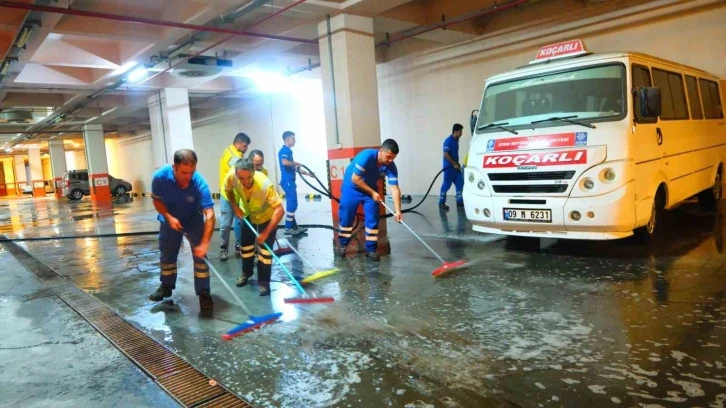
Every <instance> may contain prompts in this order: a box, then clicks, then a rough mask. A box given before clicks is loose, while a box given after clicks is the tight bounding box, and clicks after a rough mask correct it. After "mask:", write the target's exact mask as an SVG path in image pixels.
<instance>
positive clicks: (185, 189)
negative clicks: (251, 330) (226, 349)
mask: <svg viewBox="0 0 726 408" xmlns="http://www.w3.org/2000/svg"><path fill="white" fill-rule="evenodd" d="M196 169H197V155H196V153H194V151H192V150H189V149H181V150H177V151H176V152H174V164H173V165H169V164H167V165H165V166H162V167H161V168H159V169H158V170H156V172H154V176H153V178H152V181H151V197H152V198H153V200H154V208H156V211H158V213H159V215H158V216H157V219H158V220H159V222H160V223H161V225H160V228H159V250H160V252H161V256H160V261H161V262H160V263H161V277H160V280H161V285H160V286H159V288H158V289H157V290H156V292H154V293H152V294H151V295H150V296H149V299H150V300H153V301H156V302H158V301H160V300H162V299H164V298H167V297H170V296H171V293H172V290H174V289H175V288H176V269H177V257H178V256H179V249H180V248H181V244H182V239H183V237H184V235H186V236H187V239H188V240H189V243H190V244H191V246H192V258H193V259H194V290H195V292H196V293H197V296H199V306H200V308H201V309H202V310H206V309H211V308H212V306H213V302H212V296H211V295H210V287H209V267H208V266H207V263H206V261H205V258H206V256H207V250H208V249H209V241H210V239H211V238H212V232H213V231H214V222H215V219H214V202H213V201H212V195H211V194H210V192H209V186H208V185H207V182H206V181H205V180H204V177H202V175H201V174H199V173H198V172H197V171H196Z"/></svg>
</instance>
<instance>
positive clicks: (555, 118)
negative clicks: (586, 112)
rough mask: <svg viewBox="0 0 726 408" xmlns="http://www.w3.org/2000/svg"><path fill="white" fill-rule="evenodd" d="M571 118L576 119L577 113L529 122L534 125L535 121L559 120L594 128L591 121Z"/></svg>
mask: <svg viewBox="0 0 726 408" xmlns="http://www.w3.org/2000/svg"><path fill="white" fill-rule="evenodd" d="M572 119H577V115H572V116H553V117H551V118H547V119H542V120H534V121H532V122H530V124H532V125H534V124H535V123H543V122H552V121H555V120H561V121H563V122H570V123H574V124H575V125H580V126H585V127H588V128H590V129H595V125H593V124H592V123H586V122H581V121H579V120H572Z"/></svg>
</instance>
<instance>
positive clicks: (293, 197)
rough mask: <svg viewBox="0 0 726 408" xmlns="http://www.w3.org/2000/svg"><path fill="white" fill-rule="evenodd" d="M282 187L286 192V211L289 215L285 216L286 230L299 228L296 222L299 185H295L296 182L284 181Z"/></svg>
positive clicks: (281, 183)
mask: <svg viewBox="0 0 726 408" xmlns="http://www.w3.org/2000/svg"><path fill="white" fill-rule="evenodd" d="M280 187H282V191H284V192H285V205H286V208H285V210H286V211H287V215H286V216H285V229H294V228H297V221H295V211H297V185H296V184H295V180H282V181H281V182H280Z"/></svg>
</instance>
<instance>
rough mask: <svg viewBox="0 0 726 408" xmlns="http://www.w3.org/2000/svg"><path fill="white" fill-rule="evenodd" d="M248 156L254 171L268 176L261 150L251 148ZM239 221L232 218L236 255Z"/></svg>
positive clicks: (238, 240)
mask: <svg viewBox="0 0 726 408" xmlns="http://www.w3.org/2000/svg"><path fill="white" fill-rule="evenodd" d="M248 158H249V159H250V160H251V161H252V166H253V167H254V168H255V171H259V172H260V173H262V174H264V175H265V176H267V177H268V178H269V177H270V175H269V174H267V167H265V154H264V153H262V150H253V151H251V152H250V154H249V156H248ZM235 199H236V200H237V201H239V197H238V196H237V193H235ZM241 225H242V224H241V222H240V220H239V219H237V218H235V219H234V237H235V241H236V242H235V243H236V245H235V247H234V248H235V252H236V253H237V255H240V250H239V243H240V241H242V227H241Z"/></svg>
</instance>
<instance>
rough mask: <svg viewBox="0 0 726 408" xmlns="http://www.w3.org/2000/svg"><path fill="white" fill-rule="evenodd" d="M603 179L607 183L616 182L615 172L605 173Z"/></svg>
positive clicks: (608, 170) (610, 170)
mask: <svg viewBox="0 0 726 408" xmlns="http://www.w3.org/2000/svg"><path fill="white" fill-rule="evenodd" d="M603 178H604V179H605V180H607V181H613V180H615V172H614V171H613V170H612V169H607V170H605V173H603Z"/></svg>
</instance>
